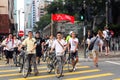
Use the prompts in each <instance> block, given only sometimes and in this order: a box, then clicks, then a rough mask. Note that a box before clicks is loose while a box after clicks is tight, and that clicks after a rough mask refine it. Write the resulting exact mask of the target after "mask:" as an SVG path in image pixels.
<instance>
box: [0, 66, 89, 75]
mask: <svg viewBox="0 0 120 80" xmlns="http://www.w3.org/2000/svg"><path fill="white" fill-rule="evenodd" d="M77 68H79V69H80V68H89V66H80V67H77ZM64 70H68V68H64ZM44 72H47V70H42V71H41V70H39V73H44ZM19 75H22V73H14V74H1V75H0V77H9V76H19Z"/></svg>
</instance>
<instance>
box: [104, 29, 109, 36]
mask: <svg viewBox="0 0 120 80" xmlns="http://www.w3.org/2000/svg"><path fill="white" fill-rule="evenodd" d="M108 31H109V30H104V31H103V35H104V38H106V37H108V34H107V32H108Z"/></svg>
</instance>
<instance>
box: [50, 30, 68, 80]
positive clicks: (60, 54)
mask: <svg viewBox="0 0 120 80" xmlns="http://www.w3.org/2000/svg"><path fill="white" fill-rule="evenodd" d="M65 45H66V42H65V41H64V40H63V39H62V33H61V32H57V39H56V40H55V41H54V43H53V45H52V48H51V51H50V52H53V50H54V49H55V54H56V58H57V60H58V61H59V62H58V63H59V70H60V76H58V78H60V77H63V76H64V75H63V65H64V53H65V50H66V46H65Z"/></svg>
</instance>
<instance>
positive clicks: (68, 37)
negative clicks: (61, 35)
mask: <svg viewBox="0 0 120 80" xmlns="http://www.w3.org/2000/svg"><path fill="white" fill-rule="evenodd" d="M72 32H73V31H70V32H69V35H68V36H67V37H66V42H68V41H69V39H70V38H71V34H72Z"/></svg>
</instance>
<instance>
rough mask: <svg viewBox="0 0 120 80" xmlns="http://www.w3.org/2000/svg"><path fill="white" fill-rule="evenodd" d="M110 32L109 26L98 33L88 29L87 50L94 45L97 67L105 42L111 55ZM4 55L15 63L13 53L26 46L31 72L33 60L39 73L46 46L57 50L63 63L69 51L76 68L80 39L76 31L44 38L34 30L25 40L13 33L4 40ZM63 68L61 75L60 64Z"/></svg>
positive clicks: (7, 61)
mask: <svg viewBox="0 0 120 80" xmlns="http://www.w3.org/2000/svg"><path fill="white" fill-rule="evenodd" d="M110 37H111V36H110V33H109V30H108V28H107V27H105V28H104V31H100V30H99V31H98V32H97V33H92V35H91V33H90V31H88V37H87V39H86V44H87V47H86V51H90V49H89V48H90V46H91V45H93V48H92V49H91V51H92V56H93V62H94V65H95V67H98V54H99V50H100V52H102V51H103V44H105V50H106V53H105V55H109V40H110ZM1 45H2V46H3V51H4V55H5V58H6V64H10V65H13V64H14V63H13V53H14V52H16V53H17V54H19V53H20V50H21V49H22V47H26V54H27V55H28V56H27V59H28V63H29V72H31V71H32V68H31V65H30V64H31V61H32V62H33V65H34V72H35V75H37V74H38V73H39V72H38V69H37V64H40V58H41V56H42V55H43V54H44V51H45V50H46V49H45V48H46V46H47V48H48V49H49V52H50V53H52V52H53V51H54V50H55V54H56V59H58V60H59V61H60V62H61V65H64V62H65V59H66V58H65V55H66V54H67V52H68V53H70V54H71V56H72V66H73V70H74V71H75V70H76V64H77V63H78V60H79V56H78V54H79V53H78V50H79V49H78V46H79V39H78V38H77V37H76V33H75V32H74V31H70V33H69V35H68V36H67V37H63V35H62V33H61V32H57V34H56V38H55V37H54V36H53V35H50V37H49V38H47V39H43V38H42V37H40V32H36V33H35V37H34V36H33V32H32V31H29V32H28V37H27V38H26V39H24V40H20V39H17V37H16V36H13V35H12V34H11V33H10V34H9V35H8V37H6V38H5V39H4V40H3V41H2V42H1ZM60 69H61V77H62V76H63V71H62V70H63V66H60Z"/></svg>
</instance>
